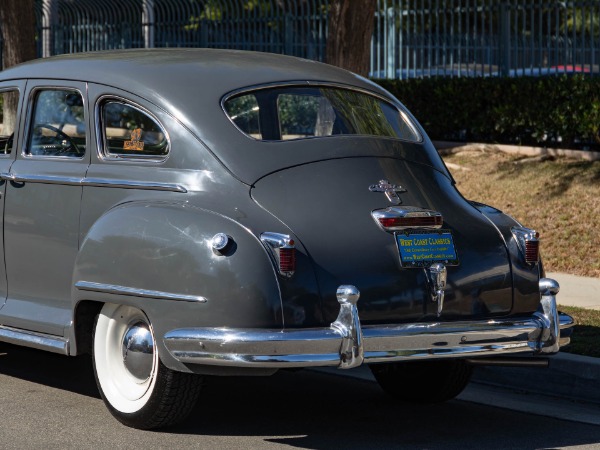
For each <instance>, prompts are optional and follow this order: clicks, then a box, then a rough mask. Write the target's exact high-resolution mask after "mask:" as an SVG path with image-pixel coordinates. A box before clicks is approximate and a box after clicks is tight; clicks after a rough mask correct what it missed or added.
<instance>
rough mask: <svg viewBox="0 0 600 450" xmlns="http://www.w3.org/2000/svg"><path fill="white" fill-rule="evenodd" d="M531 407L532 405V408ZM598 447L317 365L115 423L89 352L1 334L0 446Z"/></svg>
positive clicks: (596, 442) (521, 417)
mask: <svg viewBox="0 0 600 450" xmlns="http://www.w3.org/2000/svg"><path fill="white" fill-rule="evenodd" d="M534 409H535V407H534ZM284 447H286V448H289V447H292V448H307V449H338V448H339V449H341V448H343V449H369V448H376V449H386V448H402V449H412V448H415V449H450V448H457V449H495V448H502V449H537V448H575V447H576V448H597V449H600V426H597V425H586V424H583V423H577V422H573V421H571V420H560V419H553V418H548V417H543V416H538V415H534V414H531V413H519V412H515V411H511V410H507V409H503V408H497V407H491V406H484V405H480V404H476V403H471V402H467V401H459V400H454V401H451V402H448V403H446V404H443V405H437V406H409V405H401V404H394V403H393V402H391V401H390V400H389V399H388V398H387V397H386V396H385V395H384V394H383V393H382V392H381V391H380V390H379V388H378V386H377V385H376V384H374V383H371V382H367V381H363V380H358V379H352V378H346V377H340V376H336V375H331V374H328V373H322V372H310V371H299V372H281V373H279V374H277V375H275V376H273V377H270V378H211V379H207V381H206V390H205V394H204V395H203V397H202V398H201V401H200V403H199V404H198V407H197V408H196V411H195V413H194V414H193V415H192V417H190V418H189V419H188V420H187V421H186V422H185V423H183V424H181V425H180V426H177V427H174V428H171V429H169V430H167V431H155V432H144V431H138V430H133V429H129V428H126V427H124V426H122V425H120V424H119V423H118V422H116V421H115V420H114V419H113V418H112V416H111V415H110V414H109V412H108V411H107V410H106V408H105V407H104V404H103V403H102V400H100V398H99V396H98V392H97V390H96V386H95V382H94V376H93V373H92V370H91V364H90V360H89V358H68V357H64V356H59V355H53V354H49V353H45V352H40V351H35V350H29V349H24V348H21V347H15V346H11V345H8V344H2V343H0V448H2V449H12V448H15V449H28V448H43V449H54V448H60V449H63V448H95V449H104V448H110V449H118V448H127V449H137V448H169V449H174V448H206V449H229V448H231V449H247V448H252V449H255V448H256V449H263V448H265V449H267V448H268V449H270V448H284Z"/></svg>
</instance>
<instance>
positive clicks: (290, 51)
mask: <svg viewBox="0 0 600 450" xmlns="http://www.w3.org/2000/svg"><path fill="white" fill-rule="evenodd" d="M283 23H284V25H283V29H284V38H283V54H284V55H289V56H294V28H293V27H294V25H293V23H294V22H293V17H292V15H291V14H289V13H286V14H285V16H284V17H283Z"/></svg>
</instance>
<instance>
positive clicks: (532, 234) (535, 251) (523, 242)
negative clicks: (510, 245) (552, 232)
mask: <svg viewBox="0 0 600 450" xmlns="http://www.w3.org/2000/svg"><path fill="white" fill-rule="evenodd" d="M510 230H511V231H512V234H513V236H514V238H515V240H516V241H517V246H518V247H519V250H520V251H521V254H522V255H523V259H524V260H525V262H526V263H527V264H536V263H538V262H539V260H540V240H539V236H540V235H539V233H538V232H537V231H535V230H532V229H530V228H525V227H512V228H511V229H510Z"/></svg>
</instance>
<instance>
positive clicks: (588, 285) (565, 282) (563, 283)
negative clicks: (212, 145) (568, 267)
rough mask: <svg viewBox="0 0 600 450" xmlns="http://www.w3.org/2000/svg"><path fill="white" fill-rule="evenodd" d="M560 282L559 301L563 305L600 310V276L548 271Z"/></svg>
mask: <svg viewBox="0 0 600 450" xmlns="http://www.w3.org/2000/svg"><path fill="white" fill-rule="evenodd" d="M546 276H547V277H548V278H553V279H555V280H556V281H558V284H560V292H559V293H558V296H557V302H558V304H559V305H563V306H579V307H580V308H588V309H596V310H600V278H589V277H578V276H576V275H569V274H566V273H558V272H548V273H546Z"/></svg>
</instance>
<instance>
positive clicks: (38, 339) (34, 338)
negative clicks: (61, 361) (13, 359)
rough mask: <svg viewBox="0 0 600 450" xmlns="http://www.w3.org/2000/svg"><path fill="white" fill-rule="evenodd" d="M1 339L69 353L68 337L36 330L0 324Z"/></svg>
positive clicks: (64, 353)
mask: <svg viewBox="0 0 600 450" xmlns="http://www.w3.org/2000/svg"><path fill="white" fill-rule="evenodd" d="M0 341H2V342H7V343H9V344H15V345H22V346H24V347H31V348H35V349H38V350H46V351H48V352H52V353H60V354H61V355H68V354H69V340H68V339H67V338H63V337H58V336H52V335H51V334H44V333H36V332H35V331H27V330H19V329H18V328H12V327H7V326H4V325H0Z"/></svg>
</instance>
